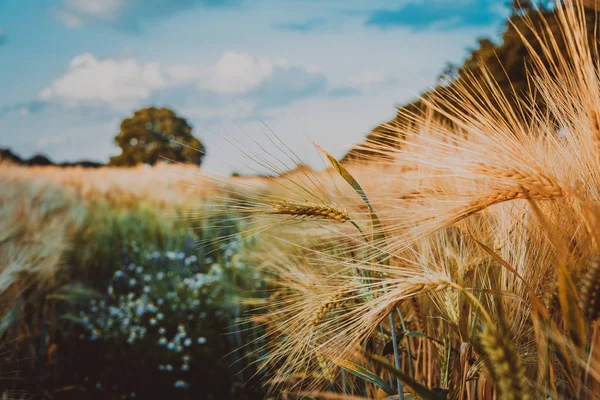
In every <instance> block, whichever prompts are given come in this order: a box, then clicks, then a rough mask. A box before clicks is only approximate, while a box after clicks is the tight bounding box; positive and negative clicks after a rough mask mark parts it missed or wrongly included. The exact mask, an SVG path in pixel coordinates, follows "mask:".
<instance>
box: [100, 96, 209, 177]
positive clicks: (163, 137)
mask: <svg viewBox="0 0 600 400" xmlns="http://www.w3.org/2000/svg"><path fill="white" fill-rule="evenodd" d="M115 143H116V144H117V146H119V147H120V148H121V154H120V155H118V156H115V157H111V158H110V165H115V166H133V165H136V164H140V163H144V164H150V165H154V164H156V162H158V161H160V160H164V161H167V162H168V161H174V162H182V163H190V164H196V165H200V164H201V163H202V159H203V158H204V146H203V145H202V143H201V142H200V141H199V140H198V139H196V138H195V137H194V136H192V127H191V126H190V125H189V124H188V123H187V121H186V120H185V119H183V118H181V117H178V116H177V115H176V114H175V113H174V112H173V111H171V110H169V109H168V108H155V107H148V108H143V109H141V110H138V111H136V112H135V113H134V114H133V116H132V117H131V118H127V119H124V120H123V122H121V130H120V132H119V134H118V135H117V136H116V137H115Z"/></svg>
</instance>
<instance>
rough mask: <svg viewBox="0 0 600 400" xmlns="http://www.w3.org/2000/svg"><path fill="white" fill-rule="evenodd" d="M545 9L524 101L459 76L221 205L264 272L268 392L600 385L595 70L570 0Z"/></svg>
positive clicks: (471, 394) (314, 394)
mask: <svg viewBox="0 0 600 400" xmlns="http://www.w3.org/2000/svg"><path fill="white" fill-rule="evenodd" d="M556 18H557V19H558V21H559V26H560V31H559V32H555V31H552V30H551V29H550V26H549V24H547V23H546V24H542V28H541V29H539V28H535V27H534V26H533V23H531V24H530V25H529V26H530V28H531V29H538V31H537V35H536V38H537V41H538V42H537V43H526V45H527V47H528V49H529V50H530V52H531V54H530V56H531V59H532V63H531V65H529V81H530V85H531V87H530V88H529V90H530V93H531V95H530V96H529V98H530V99H531V102H528V101H522V102H520V103H519V105H518V107H517V109H515V108H514V107H512V106H511V104H512V100H513V99H508V98H506V96H504V95H503V94H502V92H501V91H500V90H499V88H498V86H497V83H496V82H494V80H493V79H492V78H491V76H488V77H487V79H483V83H482V81H481V80H475V78H473V79H472V80H469V79H467V80H463V81H462V83H461V84H460V85H457V86H453V87H448V88H447V90H442V92H441V94H439V95H438V97H434V98H427V99H424V100H423V101H424V102H425V103H426V104H427V107H428V111H426V112H424V113H414V114H411V113H408V112H407V114H406V115H405V116H404V117H405V118H406V119H407V120H409V121H410V122H411V123H410V124H406V125H405V126H399V125H390V126H389V127H388V128H389V131H392V132H394V133H395V135H394V137H393V138H392V139H390V137H389V135H387V136H385V137H382V138H378V137H377V136H374V137H373V138H372V140H371V142H368V143H366V144H365V145H363V147H364V148H365V149H366V150H369V154H372V155H373V156H372V159H371V160H366V162H365V161H363V162H354V163H348V164H346V165H341V164H339V163H338V162H337V161H336V160H335V159H333V157H331V156H329V155H328V154H327V153H326V152H325V151H323V156H324V159H326V160H329V161H330V164H331V168H330V169H329V170H327V171H325V172H322V173H313V172H311V171H304V172H300V173H298V174H295V175H291V176H286V177H281V178H278V179H274V180H272V182H271V185H272V187H271V188H270V192H269V193H270V196H260V197H258V196H257V197H256V198H254V199H252V197H251V200H253V201H250V202H249V203H248V204H246V205H245V206H244V207H242V208H240V207H238V206H237V205H236V206H231V208H230V209H235V210H237V211H238V212H242V213H251V212H255V213H256V214H251V215H252V217H253V218H254V219H255V223H256V226H257V231H258V227H260V232H261V244H260V246H259V248H258V249H257V250H256V251H255V254H254V256H255V258H256V261H255V262H256V263H257V265H260V268H261V269H262V270H263V271H265V273H267V274H268V275H271V276H272V278H271V282H272V285H273V292H272V295H271V296H270V297H269V300H268V301H267V302H266V303H265V304H264V305H263V306H262V308H261V317H256V316H254V317H253V319H252V320H253V321H254V322H255V323H256V324H257V325H258V326H261V327H262V329H264V337H265V338H267V339H268V343H267V344H266V345H265V347H266V354H265V355H264V356H263V357H262V358H261V359H260V365H261V368H262V369H263V371H265V374H266V375H267V378H268V379H267V382H268V385H269V387H270V388H271V393H273V395H274V396H282V393H285V394H284V395H283V396H284V398H290V399H292V398H322V399H358V398H379V399H383V398H386V399H392V398H414V397H418V398H422V399H441V398H451V399H483V398H485V399H487V398H490V399H491V398H498V399H528V398H529V399H537V398H554V399H568V398H581V399H584V398H598V396H599V395H600V354H598V352H599V351H600V348H599V346H600V333H599V332H598V317H599V316H600V303H599V302H598V299H599V295H600V294H599V293H600V292H599V288H600V286H599V285H600V281H599V280H598V279H599V276H600V272H599V271H600V263H599V260H600V259H599V254H598V251H599V247H598V246H599V242H598V235H599V233H600V231H599V228H600V225H599V217H600V214H599V211H600V209H599V208H598V205H599V204H600V197H599V195H600V193H599V190H598V188H599V183H600V181H599V178H600V147H599V143H600V130H599V126H600V122H599V120H598V118H599V115H600V114H599V112H598V110H599V109H600V81H599V72H600V71H599V68H598V64H597V61H596V60H597V58H596V55H597V48H596V47H595V45H594V44H592V45H590V43H589V42H588V40H587V34H586V32H587V30H586V23H587V22H586V19H585V15H584V12H583V7H582V4H581V3H579V2H565V3H564V4H559V5H558V6H557V12H556ZM558 36H560V37H558ZM559 38H560V40H561V41H564V42H565V43H566V44H567V52H561V51H560V49H559V47H558V45H557V42H558V41H559V40H558V39H559ZM535 49H540V50H535ZM542 60H551V63H550V67H547V66H546V65H545V64H544V62H543V61H542ZM487 93H491V94H487ZM535 96H541V97H542V99H543V103H544V104H545V107H544V108H543V109H542V108H540V107H535V106H534V104H535V103H534V102H533V99H534V97H535ZM525 97H527V96H525ZM448 110H450V111H448ZM390 142H391V143H390ZM382 143H385V144H382ZM265 157H266V159H267V158H268V156H267V155H266V156H265ZM265 163H267V162H265ZM298 163H299V161H298ZM269 205H270V208H269ZM258 221H260V222H258Z"/></svg>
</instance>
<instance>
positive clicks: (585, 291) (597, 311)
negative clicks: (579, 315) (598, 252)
mask: <svg viewBox="0 0 600 400" xmlns="http://www.w3.org/2000/svg"><path fill="white" fill-rule="evenodd" d="M581 283H582V288H581V299H580V307H581V311H582V312H583V315H584V317H585V319H586V321H588V322H592V321H595V320H597V319H598V317H600V256H596V257H594V259H593V261H592V265H591V266H590V268H589V269H588V271H587V272H586V274H585V275H584V277H583V279H582V282H581Z"/></svg>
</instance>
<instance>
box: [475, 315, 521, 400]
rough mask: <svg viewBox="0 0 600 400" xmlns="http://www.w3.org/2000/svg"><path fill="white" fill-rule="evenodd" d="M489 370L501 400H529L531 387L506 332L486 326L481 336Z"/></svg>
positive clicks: (480, 344) (480, 341)
mask: <svg viewBox="0 0 600 400" xmlns="http://www.w3.org/2000/svg"><path fill="white" fill-rule="evenodd" d="M479 346H480V347H481V350H483V352H484V354H485V355H486V364H487V367H488V370H489V371H490V373H491V374H492V375H493V377H494V380H495V382H496V385H497V388H498V391H499V397H498V398H499V399H500V400H529V399H530V398H531V397H530V396H529V387H528V384H527V378H526V376H525V368H524V367H523V364H522V361H521V358H520V357H519V354H518V352H517V349H516V348H515V346H514V343H513V342H512V338H511V337H510V335H508V334H507V333H506V332H503V331H501V330H500V329H498V328H497V327H494V326H491V325H489V324H486V325H485V327H484V329H483V331H482V332H481V334H480V335H479Z"/></svg>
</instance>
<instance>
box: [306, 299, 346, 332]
mask: <svg viewBox="0 0 600 400" xmlns="http://www.w3.org/2000/svg"><path fill="white" fill-rule="evenodd" d="M343 301H344V292H343V291H338V292H337V293H334V294H333V295H331V296H330V297H329V298H328V299H327V301H326V302H325V303H323V304H322V305H321V307H319V308H318V309H317V311H316V312H315V314H314V316H313V318H312V321H311V325H312V327H313V328H314V327H316V326H317V325H319V324H320V323H321V321H323V319H325V317H326V316H327V314H328V313H330V312H332V311H334V310H336V309H338V308H339V307H340V306H341V305H342V303H343Z"/></svg>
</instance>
